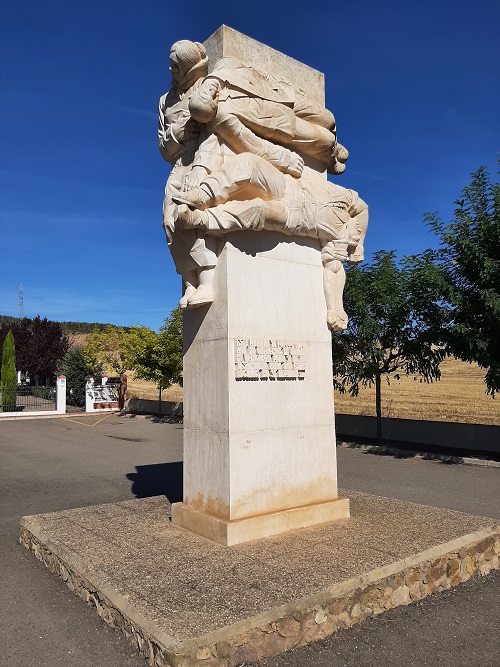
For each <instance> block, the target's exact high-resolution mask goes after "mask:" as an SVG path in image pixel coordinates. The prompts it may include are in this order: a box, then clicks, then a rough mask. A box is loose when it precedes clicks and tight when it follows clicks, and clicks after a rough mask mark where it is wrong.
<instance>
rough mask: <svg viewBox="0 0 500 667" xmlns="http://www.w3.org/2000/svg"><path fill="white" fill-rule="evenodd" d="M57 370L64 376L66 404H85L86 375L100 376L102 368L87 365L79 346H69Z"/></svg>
mask: <svg viewBox="0 0 500 667" xmlns="http://www.w3.org/2000/svg"><path fill="white" fill-rule="evenodd" d="M58 372H59V374H60V375H65V376H66V396H67V398H66V400H67V403H68V405H74V406H76V407H80V408H81V407H84V406H85V382H86V378H87V376H89V375H91V376H92V377H94V378H100V377H101V375H102V368H101V367H100V366H98V365H89V364H88V363H87V360H86V357H85V355H84V354H83V350H82V348H81V347H79V346H73V347H70V348H69V350H68V351H67V352H66V354H65V356H64V359H63V360H62V361H61V362H60V364H59V369H58Z"/></svg>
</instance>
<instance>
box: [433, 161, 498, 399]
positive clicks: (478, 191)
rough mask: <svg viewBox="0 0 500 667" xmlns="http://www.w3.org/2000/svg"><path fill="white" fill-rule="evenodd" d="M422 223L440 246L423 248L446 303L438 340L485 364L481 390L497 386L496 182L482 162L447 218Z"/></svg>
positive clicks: (465, 358)
mask: <svg viewBox="0 0 500 667" xmlns="http://www.w3.org/2000/svg"><path fill="white" fill-rule="evenodd" d="M425 219H426V222H427V224H428V225H429V226H430V228H431V229H432V231H433V232H434V233H435V234H436V235H437V236H438V237H439V240H440V248H439V250H437V251H430V250H429V251H427V253H428V255H429V257H431V259H432V262H433V266H434V269H435V271H434V272H433V273H430V278H431V279H432V280H434V284H435V285H436V286H438V287H439V292H440V298H441V301H442V303H443V305H444V307H445V308H446V311H447V318H446V327H444V328H443V329H442V331H441V335H440V338H441V341H442V342H443V343H444V344H445V345H446V348H447V350H448V351H449V352H450V354H453V355H455V356H456V357H458V358H460V359H462V360H463V361H474V362H476V363H477V364H479V366H481V367H482V368H485V369H486V377H485V382H486V388H487V389H486V390H487V393H489V394H491V395H492V396H494V395H495V393H496V392H498V391H500V183H491V181H490V178H489V176H488V174H487V172H486V169H485V168H484V167H481V168H480V169H479V170H478V171H477V172H476V173H474V174H472V181H471V183H470V185H468V186H467V187H466V188H464V190H463V191H462V199H459V200H457V201H456V209H455V213H454V217H453V220H452V221H451V222H450V223H449V224H445V223H444V222H443V221H442V220H441V219H440V218H439V217H438V216H437V214H435V213H432V214H431V213H428V214H426V218H425Z"/></svg>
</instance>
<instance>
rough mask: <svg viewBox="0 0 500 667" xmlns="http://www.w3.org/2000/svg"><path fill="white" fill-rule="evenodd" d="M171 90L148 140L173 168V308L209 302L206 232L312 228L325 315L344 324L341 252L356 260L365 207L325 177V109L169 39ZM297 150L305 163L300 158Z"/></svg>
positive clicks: (331, 154)
mask: <svg viewBox="0 0 500 667" xmlns="http://www.w3.org/2000/svg"><path fill="white" fill-rule="evenodd" d="M170 62H171V67H170V69H171V72H172V89H171V90H170V91H169V93H168V94H166V95H164V96H163V97H162V98H161V100H160V109H159V131H158V134H159V143H160V151H161V154H162V156H163V157H164V158H165V159H166V160H168V161H169V162H170V163H171V164H172V166H173V168H172V172H171V174H170V177H169V179H168V181H167V186H166V190H165V202H164V210H163V214H164V217H163V224H164V228H165V231H166V234H167V240H168V243H169V246H170V250H171V253H172V256H173V259H174V262H175V264H176V268H177V271H178V273H180V274H181V275H182V277H183V280H184V284H185V292H184V295H183V297H182V299H181V301H180V306H181V308H192V307H197V306H201V305H205V304H207V303H211V302H212V301H213V298H214V295H213V277H214V270H215V266H216V264H217V254H218V247H219V244H218V243H217V237H220V236H221V235H222V234H224V233H227V232H231V231H234V230H244V229H249V230H254V231H258V230H263V229H268V230H273V231H280V232H283V233H285V234H287V235H291V236H305V237H311V238H315V239H318V240H319V242H320V252H321V259H322V262H323V266H324V277H323V287H324V292H325V299H326V305H327V322H328V325H329V327H330V328H331V329H333V330H334V331H339V330H342V329H345V328H346V326H347V316H346V313H345V312H344V309H343V305H342V294H343V288H344V283H345V272H344V268H343V262H346V261H348V262H350V263H357V262H359V261H361V260H362V259H363V240H364V236H365V234H366V228H367V225H368V207H367V206H366V204H365V203H364V202H363V201H362V200H361V199H360V198H359V197H358V195H357V194H356V193H355V192H353V191H352V190H347V189H345V188H342V187H340V186H338V185H336V184H334V183H331V182H329V181H327V180H325V177H324V173H322V172H323V170H324V169H327V170H328V171H329V172H330V173H333V174H340V173H342V172H343V171H344V169H345V161H346V160H347V157H348V153H347V151H346V149H345V148H344V147H343V146H341V145H340V144H339V143H338V142H337V136H336V126H335V119H334V116H333V114H331V112H330V111H328V110H327V109H325V108H324V106H322V105H321V104H320V103H318V102H317V101H315V100H313V99H311V98H309V97H308V96H307V95H306V94H305V93H304V92H303V91H301V90H300V89H296V88H294V87H293V86H292V85H291V84H290V83H289V82H287V81H286V80H283V79H282V78H279V77H277V76H274V75H273V74H272V73H268V72H261V71H259V70H258V69H256V68H252V67H247V66H245V65H244V64H243V63H242V62H241V61H239V60H238V59H237V58H234V57H223V58H221V59H220V60H219V61H218V62H217V63H215V65H214V67H213V69H212V71H211V72H210V74H208V59H207V55H206V51H205V48H204V47H203V45H202V44H199V43H197V42H190V41H188V40H182V41H179V42H176V43H175V44H174V45H173V46H172V49H171V52H170ZM304 160H309V161H311V160H312V161H313V162H312V165H313V166H314V167H316V168H315V169H314V168H313V169H305V168H304Z"/></svg>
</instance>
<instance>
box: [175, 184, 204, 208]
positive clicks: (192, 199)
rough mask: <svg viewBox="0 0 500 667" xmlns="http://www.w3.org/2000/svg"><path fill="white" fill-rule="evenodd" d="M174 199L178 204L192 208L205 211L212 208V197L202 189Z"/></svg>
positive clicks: (190, 191) (196, 189) (182, 194)
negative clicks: (209, 207)
mask: <svg viewBox="0 0 500 667" xmlns="http://www.w3.org/2000/svg"><path fill="white" fill-rule="evenodd" d="M172 199H173V201H174V202H175V203H176V204H187V206H189V207H191V208H197V209H204V208H207V207H208V206H210V203H211V199H212V197H211V195H209V194H208V193H207V192H205V190H202V188H193V189H192V190H188V191H187V192H180V193H179V194H176V195H174V196H173V197H172Z"/></svg>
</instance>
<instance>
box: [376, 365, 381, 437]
mask: <svg viewBox="0 0 500 667" xmlns="http://www.w3.org/2000/svg"><path fill="white" fill-rule="evenodd" d="M375 411H376V415H377V445H380V443H381V442H382V399H381V373H377V374H376V375H375Z"/></svg>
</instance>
